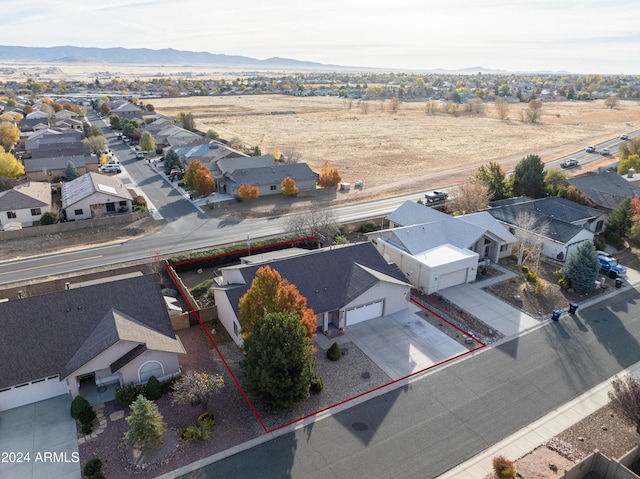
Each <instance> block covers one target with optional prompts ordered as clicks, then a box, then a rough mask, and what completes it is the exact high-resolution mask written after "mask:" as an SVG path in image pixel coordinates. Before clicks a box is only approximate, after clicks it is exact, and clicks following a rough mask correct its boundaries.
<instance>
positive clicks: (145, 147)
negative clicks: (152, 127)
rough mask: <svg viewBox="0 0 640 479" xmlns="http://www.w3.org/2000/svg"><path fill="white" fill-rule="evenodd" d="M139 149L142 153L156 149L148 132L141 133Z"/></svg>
mask: <svg viewBox="0 0 640 479" xmlns="http://www.w3.org/2000/svg"><path fill="white" fill-rule="evenodd" d="M140 149H141V150H142V151H151V150H155V149H156V142H155V140H154V139H153V136H152V135H151V133H149V132H148V131H145V132H143V133H142V136H141V137H140Z"/></svg>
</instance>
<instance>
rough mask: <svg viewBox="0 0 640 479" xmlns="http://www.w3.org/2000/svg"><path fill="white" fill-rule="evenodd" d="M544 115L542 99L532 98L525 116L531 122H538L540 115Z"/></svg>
mask: <svg viewBox="0 0 640 479" xmlns="http://www.w3.org/2000/svg"><path fill="white" fill-rule="evenodd" d="M541 116H542V101H540V100H531V101H530V102H529V103H528V104H527V109H526V110H525V117H526V119H527V121H528V122H529V123H538V122H539V121H540V117H541Z"/></svg>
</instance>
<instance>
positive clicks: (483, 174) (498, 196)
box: [474, 161, 511, 200]
mask: <svg viewBox="0 0 640 479" xmlns="http://www.w3.org/2000/svg"><path fill="white" fill-rule="evenodd" d="M474 178H475V179H476V180H478V181H479V182H480V183H482V184H483V185H485V186H486V187H487V188H488V189H489V194H490V195H491V199H492V200H502V199H505V198H509V196H511V195H510V192H509V188H508V186H507V182H506V181H505V178H506V173H505V171H504V170H503V169H502V167H501V166H500V164H499V163H496V162H495V161H491V162H489V164H488V165H487V166H484V165H482V166H481V167H480V168H478V171H477V172H476V174H475V175H474Z"/></svg>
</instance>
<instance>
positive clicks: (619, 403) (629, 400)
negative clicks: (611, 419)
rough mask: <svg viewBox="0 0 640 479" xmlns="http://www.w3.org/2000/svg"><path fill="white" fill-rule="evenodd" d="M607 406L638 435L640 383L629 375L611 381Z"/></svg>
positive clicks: (639, 427)
mask: <svg viewBox="0 0 640 479" xmlns="http://www.w3.org/2000/svg"><path fill="white" fill-rule="evenodd" d="M611 386H612V387H613V390H612V391H609V406H610V407H611V409H613V410H614V412H616V413H617V414H618V415H619V416H621V417H622V418H623V419H624V420H625V421H626V422H628V423H629V424H632V425H634V426H635V427H636V432H637V433H638V434H640V382H639V381H638V380H637V379H636V378H634V377H633V376H631V375H627V376H625V377H624V378H622V379H620V378H616V379H614V380H613V381H611Z"/></svg>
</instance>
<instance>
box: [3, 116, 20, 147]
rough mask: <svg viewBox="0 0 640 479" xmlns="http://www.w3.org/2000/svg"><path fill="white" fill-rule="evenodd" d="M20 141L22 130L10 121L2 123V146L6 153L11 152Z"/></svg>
mask: <svg viewBox="0 0 640 479" xmlns="http://www.w3.org/2000/svg"><path fill="white" fill-rule="evenodd" d="M19 139H20V128H18V127H17V126H16V125H15V124H13V123H11V122H9V121H3V122H2V123H0V144H1V145H2V147H3V148H4V151H6V152H10V151H11V150H12V149H13V145H15V144H16V142H17V141H18V140H19Z"/></svg>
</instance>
